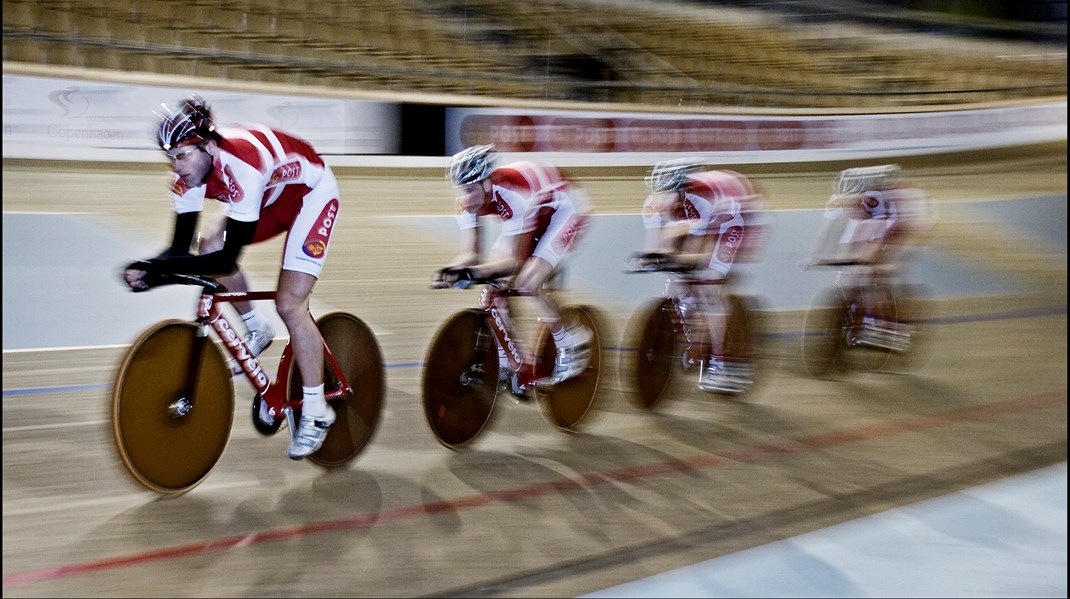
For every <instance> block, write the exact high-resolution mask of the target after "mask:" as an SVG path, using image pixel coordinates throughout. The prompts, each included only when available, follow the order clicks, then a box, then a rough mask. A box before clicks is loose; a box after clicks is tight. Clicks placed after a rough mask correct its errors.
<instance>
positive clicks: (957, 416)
mask: <svg viewBox="0 0 1070 599" xmlns="http://www.w3.org/2000/svg"><path fill="white" fill-rule="evenodd" d="M1063 403H1066V389H1062V390H1060V391H1055V392H1052V393H1044V394H1040V395H1032V396H1029V397H1022V398H1018V399H1013V400H1009V401H1003V402H997V403H993V404H982V405H975V406H968V407H964V408H957V409H954V410H948V411H945V412H940V413H938V414H933V415H930V416H914V417H910V418H903V419H900V420H895V421H891V422H883V423H880V424H873V425H869V426H862V427H858V428H853V429H847V430H841V431H831V432H827V433H820V434H817V435H810V436H807V437H798V438H795V439H788V440H785V441H778V442H775V443H766V444H762V445H754V446H751V447H742V448H739V449H734V450H731V451H727V452H724V453H721V454H699V455H695V456H692V457H690V458H685V459H679V460H669V461H664V462H656V463H652V464H646V465H643V466H633V467H630V468H621V469H618V470H609V471H605V472H598V473H592V474H586V475H584V476H579V477H576V478H572V479H568V480H565V481H555V482H549V483H537V484H533V485H528V486H525V487H517V488H515V489H508V490H504V491H495V492H493V493H486V494H483V495H473V496H470V497H461V498H459V499H452V500H449V501H439V502H435V503H426V504H422V505H418V506H412V507H407V508H398V509H393V510H388V511H385V512H378V513H374V514H363V515H360V516H355V517H353V518H343V519H340V520H329V521H325V522H317V523H314V524H305V525H301V526H295V527H291V528H283V529H278V530H269V531H265V532H258V533H252V534H247V535H241V536H235V537H228V538H225V539H216V540H213V541H205V542H201V543H191V544H187V545H180V546H178V547H170V548H166V549H158V550H156V551H148V552H143V553H136V554H133V555H127V556H121V557H113V558H109V559H103V560H97V561H92V562H85V563H81V564H73V565H70V566H60V567H58V568H48V569H44V570H37V571H32V572H22V573H17V574H11V575H8V576H5V577H4V587H5V588H6V587H15V586H22V585H27V584H31V583H34V582H40V581H45V580H54V579H58V578H65V577H69V576H76V575H78V574H87V573H91V572H100V571H103V570H114V569H118V568H123V567H127V566H133V565H137V564H143V563H147V562H154V561H161V560H166V559H173V558H179V557H187V556H194V555H205V554H209V553H217V552H220V551H225V550H227V549H231V548H235V547H247V546H250V545H260V544H263V543H271V542H274V541H280V540H284V539H291V538H295V537H303V536H310V535H314V534H320V533H326V532H338V531H342V530H353V529H360V528H366V527H368V526H371V525H373V524H379V523H388V522H397V521H403V520H409V519H411V518H418V517H420V516H426V515H429V514H432V515H433V514H436V513H439V512H445V511H458V510H462V509H471V508H478V507H482V506H485V505H491V504H494V503H514V502H517V501H523V500H526V499H530V498H532V497H540V496H543V495H549V494H552V493H560V492H563V491H570V490H577V489H588V488H593V487H598V486H602V485H606V484H609V483H614V482H620V481H629V480H639V479H645V478H651V477H656V476H663V475H666V474H672V473H674V472H688V471H692V470H699V469H704V468H715V467H718V466H721V465H724V464H729V463H741V462H757V461H760V460H763V459H766V458H772V457H777V456H784V455H790V454H797V453H804V452H807V451H812V450H815V449H827V448H829V447H836V446H840V445H846V444H848V443H853V442H859V441H870V440H874V439H880V438H887V437H892V436H895V435H898V434H902V433H911V432H919V431H924V430H931V429H935V428H940V427H943V426H950V425H953V424H956V423H959V422H965V421H971V420H985V419H989V418H995V417H999V416H1002V415H1005V414H1017V413H1025V412H1031V411H1034V410H1042V409H1046V408H1051V407H1055V406H1058V405H1059V404H1063Z"/></svg>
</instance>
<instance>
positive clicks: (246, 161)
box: [171, 125, 333, 224]
mask: <svg viewBox="0 0 1070 599" xmlns="http://www.w3.org/2000/svg"><path fill="white" fill-rule="evenodd" d="M219 134H220V135H221V136H222V137H223V141H222V143H221V144H220V145H219V147H220V150H221V151H220V152H219V154H218V155H217V156H216V157H215V160H214V162H213V164H212V171H211V173H209V175H208V179H207V181H206V182H205V183H204V184H203V185H200V186H198V187H194V188H189V187H186V185H185V184H184V183H183V182H182V181H181V179H179V178H178V176H177V175H175V180H174V183H173V185H172V188H171V200H172V202H173V203H174V207H175V211H176V212H178V213H184V212H199V211H201V210H202V209H203V207H204V200H205V199H206V198H207V199H211V200H218V201H220V202H223V203H224V204H226V205H227V214H228V216H229V217H230V218H233V219H235V220H239V221H243V222H253V221H256V220H258V219H259V218H260V213H261V211H262V210H264V209H265V208H268V207H269V206H270V207H274V208H275V209H277V210H275V212H276V214H280V215H285V217H284V218H286V219H288V220H289V223H287V224H290V223H292V222H293V219H295V218H296V216H297V213H298V211H299V210H300V207H301V202H302V200H303V198H304V197H305V196H306V195H307V194H308V193H309V192H310V191H311V190H312V189H314V188H315V187H316V185H317V184H318V183H319V182H320V180H321V179H322V178H323V174H324V172H325V170H327V169H326V166H325V164H324V162H323V159H322V158H321V157H320V156H319V154H317V153H316V151H315V150H314V149H312V146H310V145H309V144H308V142H306V141H304V140H302V139H299V138H297V137H294V136H292V135H289V134H287V133H284V132H282V131H277V130H275V129H271V128H269V127H266V126H264V125H241V126H235V127H227V128H221V129H219ZM331 179H332V180H333V177H331Z"/></svg>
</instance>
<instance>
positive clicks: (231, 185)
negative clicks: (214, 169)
mask: <svg viewBox="0 0 1070 599" xmlns="http://www.w3.org/2000/svg"><path fill="white" fill-rule="evenodd" d="M223 181H224V182H225V183H226V185H227V201H228V202H230V203H231V204H238V203H240V202H241V201H242V200H244V199H245V190H244V189H242V188H241V185H238V178H237V177H235V176H234V171H232V170H230V165H229V164H228V165H227V166H224V167H223Z"/></svg>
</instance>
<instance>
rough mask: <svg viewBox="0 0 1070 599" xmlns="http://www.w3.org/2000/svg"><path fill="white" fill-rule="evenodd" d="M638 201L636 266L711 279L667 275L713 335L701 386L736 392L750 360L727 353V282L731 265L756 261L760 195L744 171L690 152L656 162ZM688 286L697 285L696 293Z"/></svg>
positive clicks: (743, 382)
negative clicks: (641, 234) (719, 166)
mask: <svg viewBox="0 0 1070 599" xmlns="http://www.w3.org/2000/svg"><path fill="white" fill-rule="evenodd" d="M646 184H647V187H648V188H649V189H650V195H648V196H647V198H646V200H645V201H644V202H643V224H644V227H645V229H646V247H647V250H646V251H645V252H643V253H641V254H639V255H638V256H636V257H634V258H633V259H632V263H631V265H632V268H633V269H635V270H677V271H686V272H689V273H692V275H693V278H696V279H700V280H702V281H705V282H709V283H711V284H710V285H701V286H694V287H688V286H686V285H682V284H679V283H678V282H677V281H676V280H674V279H672V278H670V279H669V281H668V283H667V289H666V291H667V293H669V294H671V295H672V296H674V297H676V298H677V300H678V301H679V303H680V305H681V307H682V309H683V312H684V314H685V316H686V315H687V314H688V313H689V312H691V311H692V310H696V309H697V310H698V312H699V313H700V314H702V315H704V316H705V320H706V323H707V326H708V329H709V335H710V337H709V338H710V356H709V364H708V367H707V368H706V369H705V372H704V373H703V375H702V377H701V379H700V381H699V383H698V386H699V388H700V389H702V390H704V391H722V392H729V393H731V392H737V391H741V390H742V389H743V388H744V387H745V386H746V385H747V383H748V382H749V381H750V377H751V375H752V373H751V372H749V368H750V366H749V365H746V364H737V363H733V362H732V361H728V362H726V360H725V356H724V336H725V315H726V308H727V304H726V303H725V301H724V300H725V298H726V297H727V294H728V291H727V289H726V287H727V286H728V284H729V283H731V282H732V281H734V280H735V279H736V278H737V276H736V275H737V272H738V269H736V270H733V268H732V267H733V265H734V264H737V263H741V262H748V261H755V260H756V259H757V257H758V254H759V251H760V249H761V246H762V243H763V241H764V236H765V235H764V231H765V225H764V222H763V220H764V215H763V212H764V206H763V204H764V201H763V199H762V196H761V194H760V193H759V192H758V191H756V190H755V187H754V185H752V184H751V182H750V181H749V180H748V179H747V178H746V177H744V176H743V175H741V174H739V173H737V172H734V171H729V170H710V169H708V167H706V166H705V165H703V164H702V162H700V161H698V160H696V159H693V158H683V159H676V160H667V161H664V162H659V163H658V164H655V165H654V167H653V168H652V169H651V171H650V174H649V175H648V176H647V178H646ZM691 289H695V290H702V291H700V293H701V294H702V297H698V298H696V297H693V296H692V295H691Z"/></svg>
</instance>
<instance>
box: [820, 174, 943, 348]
mask: <svg viewBox="0 0 1070 599" xmlns="http://www.w3.org/2000/svg"><path fill="white" fill-rule="evenodd" d="M832 189H833V194H832V196H831V197H830V198H829V201H828V203H827V204H826V205H825V218H826V219H827V222H826V226H825V229H824V231H822V233H821V235H820V237H819V240H818V243H817V246H816V247H815V250H814V257H813V259H812V262H813V263H849V264H856V265H861V266H863V267H864V269H863V271H862V273H863V274H862V276H863V278H866V279H870V278H872V277H875V276H876V277H880V278H882V279H884V280H886V281H888V282H892V281H894V280H895V279H896V278H898V277H899V276H900V275H901V271H902V268H903V266H904V260H905V258H906V257H907V256H908V254H909V252H910V251H911V250H912V249H914V248H916V247H918V246H919V245H920V243H921V242H922V241H924V238H925V236H926V235H928V233H929V232H930V231H931V230H932V227H933V224H934V222H935V217H934V215H933V214H932V212H931V209H930V204H929V201H928V198H927V197H926V194H925V192H924V191H922V190H921V189H920V188H918V187H917V186H915V185H912V184H909V183H907V182H905V181H903V180H902V177H901V171H900V168H899V165H896V164H882V165H878V166H867V167H856V168H849V169H845V170H843V171H841V172H840V174H839V176H838V177H837V178H836V181H835V182H834V183H833V186H832ZM866 289H870V286H866ZM870 305H872V304H870ZM875 312H876V314H873V315H870V314H867V315H865V322H864V327H865V328H867V329H868V328H870V327H873V326H877V327H894V325H893V324H892V323H889V322H886V321H884V320H883V319H882V318H881V317H880V316H881V313H882V311H881V310H876V311H875Z"/></svg>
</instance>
